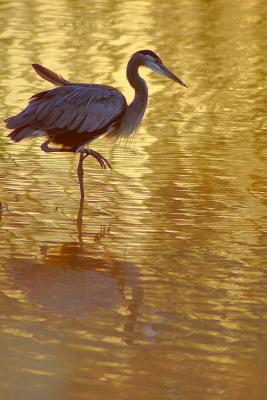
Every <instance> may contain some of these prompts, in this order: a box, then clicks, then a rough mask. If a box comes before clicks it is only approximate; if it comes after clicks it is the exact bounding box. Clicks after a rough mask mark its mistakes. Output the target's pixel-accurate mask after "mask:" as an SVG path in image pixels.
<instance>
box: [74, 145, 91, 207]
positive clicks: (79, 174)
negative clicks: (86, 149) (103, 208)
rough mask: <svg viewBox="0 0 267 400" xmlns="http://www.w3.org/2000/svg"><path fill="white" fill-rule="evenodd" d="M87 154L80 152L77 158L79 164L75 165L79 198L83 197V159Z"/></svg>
mask: <svg viewBox="0 0 267 400" xmlns="http://www.w3.org/2000/svg"><path fill="white" fill-rule="evenodd" d="M88 156H89V154H84V153H81V154H80V159H79V164H78V167H77V175H78V179H79V185H80V193H81V200H82V199H83V198H84V185H83V160H84V159H85V158H86V157H88Z"/></svg>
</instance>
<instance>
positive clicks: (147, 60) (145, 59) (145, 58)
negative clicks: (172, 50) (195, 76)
mask: <svg viewBox="0 0 267 400" xmlns="http://www.w3.org/2000/svg"><path fill="white" fill-rule="evenodd" d="M133 56H136V57H138V59H139V62H140V65H143V66H144V67H147V68H149V69H152V71H155V72H157V73H158V74H160V75H163V76H166V77H167V78H170V79H172V80H173V81H175V82H177V83H180V85H182V86H185V87H187V86H186V84H185V83H184V82H183V81H182V80H181V79H180V78H178V76H176V75H175V74H174V73H173V72H171V71H170V70H169V69H168V68H167V67H165V65H164V64H163V63H162V61H161V59H160V58H159V56H158V55H157V54H156V53H154V52H153V51H151V50H139V51H137V52H136V53H134V54H133Z"/></svg>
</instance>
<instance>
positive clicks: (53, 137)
mask: <svg viewBox="0 0 267 400" xmlns="http://www.w3.org/2000/svg"><path fill="white" fill-rule="evenodd" d="M126 108H127V103H126V100H125V97H124V96H123V94H122V93H120V92H119V91H118V90H116V89H114V88H112V87H110V86H104V85H94V84H92V85H90V84H74V83H73V84H72V83H70V84H66V85H64V86H60V87H57V88H55V89H51V90H47V91H44V92H41V93H37V94H36V95H34V96H33V97H32V98H31V99H30V103H29V105H28V107H26V109H25V110H23V111H22V112H21V113H20V114H18V115H16V116H14V117H11V118H9V119H8V120H7V127H8V128H13V129H14V131H13V132H11V133H10V137H11V139H13V140H14V141H15V142H19V141H20V140H22V139H24V138H26V137H35V136H42V135H45V136H47V138H48V139H49V140H50V141H51V142H52V143H57V144H59V145H62V146H63V147H64V148H66V149H70V151H73V152H75V151H77V150H78V149H79V148H81V147H82V146H85V145H87V144H89V143H90V142H91V141H92V140H93V139H95V138H96V137H98V136H100V135H102V134H103V133H106V132H108V130H109V129H110V132H111V131H112V130H115V129H117V126H118V125H119V123H120V121H121V120H122V119H123V114H124V113H125V110H126Z"/></svg>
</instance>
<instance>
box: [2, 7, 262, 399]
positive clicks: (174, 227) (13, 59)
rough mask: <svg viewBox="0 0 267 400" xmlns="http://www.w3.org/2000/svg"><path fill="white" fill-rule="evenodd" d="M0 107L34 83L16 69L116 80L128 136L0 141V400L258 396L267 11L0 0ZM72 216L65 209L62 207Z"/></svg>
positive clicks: (19, 101)
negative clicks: (52, 148) (150, 67)
mask: <svg viewBox="0 0 267 400" xmlns="http://www.w3.org/2000/svg"><path fill="white" fill-rule="evenodd" d="M0 12H1V22H0V43H1V46H0V57H1V63H0V77H1V78H0V99H1V101H0V116H1V120H3V119H4V118H6V117H7V116H9V115H11V114H13V113H16V112H17V111H19V110H20V109H21V108H22V107H24V105H25V102H26V99H27V98H29V97H30V96H31V95H32V94H33V93H34V92H36V91H40V90H45V89H46V88H50V87H51V86H50V84H49V83H48V82H45V81H42V80H41V79H40V78H39V77H37V76H36V75H35V73H34V71H33V70H32V69H31V64H32V63H34V62H37V63H41V64H44V65H46V66H47V67H49V68H51V69H53V70H55V71H58V72H60V73H61V74H62V75H63V76H64V77H65V78H67V79H69V80H73V81H78V82H96V83H104V84H109V85H112V86H115V87H117V88H118V89H120V90H122V91H123V93H124V94H125V95H126V96H127V98H128V99H131V97H132V91H131V88H130V87H129V85H128V83H127V81H126V79H125V66H126V63H127V61H128V58H129V55H130V54H131V53H132V52H134V51H136V50H139V49H144V48H150V49H152V50H154V51H156V52H158V53H159V54H160V56H161V58H162V59H163V60H164V62H165V63H166V65H167V66H168V67H169V68H171V69H172V70H173V71H174V72H175V73H177V75H178V76H179V77H181V78H182V79H183V80H184V81H185V82H186V83H187V84H188V86H189V89H188V90H186V89H184V88H183V87H180V86H178V85H176V84H175V83H174V82H171V81H166V80H165V79H164V78H163V77H159V76H157V75H155V74H153V73H147V72H145V71H144V76H145V78H146V79H147V82H148V85H149V91H150V102H149V108H148V111H147V113H146V116H145V119H144V122H143V124H142V128H141V130H140V133H139V135H138V136H137V137H136V139H135V140H134V143H133V144H132V145H131V146H130V147H129V148H128V149H126V150H125V148H124V145H123V144H117V145H115V146H114V145H113V144H108V143H105V142H103V141H98V142H96V143H95V145H94V148H95V149H96V150H99V151H100V150H101V152H102V153H103V155H105V156H106V157H107V158H108V159H109V160H110V162H111V163H112V166H113V170H112V171H106V172H103V171H101V170H100V169H99V166H98V165H97V163H96V162H95V160H93V159H92V160H90V159H87V160H86V163H85V187H86V199H85V203H84V210H83V218H82V220H81V212H80V214H78V213H79V207H80V199H79V187H78V184H77V180H76V166H77V161H78V158H77V156H75V155H72V154H45V153H43V152H42V151H41V150H40V149H39V145H40V144H41V141H40V139H36V140H29V141H25V142H21V143H19V144H13V143H11V142H10V141H9V140H8V139H7V138H6V135H5V129H4V125H3V124H2V125H1V132H2V133H1V135H0V151H1V153H0V201H1V204H2V207H3V212H2V213H1V214H0V218H1V219H0V289H1V297H0V299H1V331H2V335H1V345H2V346H1V360H2V361H1V365H2V367H1V371H0V393H1V398H4V399H12V400H13V399H20V400H24V399H25V400H26V399H27V400H29V399H36V398H38V399H40V400H42V399H51V400H57V399H61V398H62V399H63V398H64V399H88V398H90V399H94V400H98V399H99V400H100V399H101V400H105V399H122V400H123V399H127V400H135V399H146V400H150V399H151V400H152V399H153V400H155V399H170V400H174V399H175V400H178V399H183V400H184V399H187V400H202V399H205V400H209V399H210V400H214V399H216V400H239V399H242V400H251V399H257V400H258V399H259V400H262V399H264V398H265V396H266V392H267V381H266V375H267V333H266V332H267V295H266V293H267V281H266V272H267V263H266V259H267V254H266V244H267V243H266V228H267V223H266V221H267V219H266V214H267V204H266V200H267V194H266V193H267V192H266V183H267V173H266V144H267V139H266V131H267V122H266V121H267V118H266V107H267V103H266V83H267V82H266V70H267V62H266V56H265V55H266V52H267V28H266V14H267V7H266V5H265V4H264V2H259V1H256V0H247V1H241V0H237V1H235V2H231V1H228V0H227V1H222V0H214V1H212V2H211V1H203V0H201V1H200V0H199V1H198V0H190V1H188V0H187V1H179V2H178V1H170V0H168V1H166V2H160V1H158V0H154V1H149V0H145V1H135V0H133V1H131V2H129V1H122V0H116V1H108V0H102V1H95V2H91V1H90V2H84V1H80V0H76V1H67V0H59V1H53V2H47V1H43V0H35V1H32V0H28V1H20V2H16V1H4V0H2V1H0ZM78 217H79V218H78Z"/></svg>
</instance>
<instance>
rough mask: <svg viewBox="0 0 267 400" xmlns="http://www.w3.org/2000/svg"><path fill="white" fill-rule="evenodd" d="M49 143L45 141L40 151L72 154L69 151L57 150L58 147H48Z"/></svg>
mask: <svg viewBox="0 0 267 400" xmlns="http://www.w3.org/2000/svg"><path fill="white" fill-rule="evenodd" d="M49 143H50V140H49V139H48V140H46V141H45V142H44V143H42V144H41V146H40V147H41V149H42V150H43V151H45V152H46V153H61V152H71V153H73V150H71V149H64V148H62V149H61V148H58V147H48V145H49Z"/></svg>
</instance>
